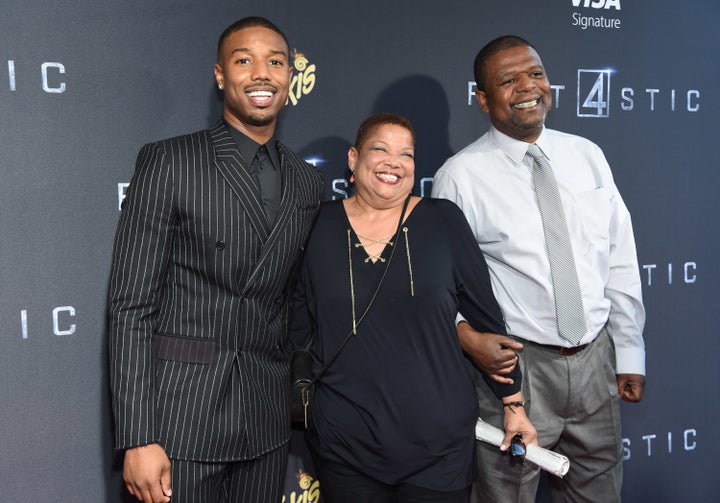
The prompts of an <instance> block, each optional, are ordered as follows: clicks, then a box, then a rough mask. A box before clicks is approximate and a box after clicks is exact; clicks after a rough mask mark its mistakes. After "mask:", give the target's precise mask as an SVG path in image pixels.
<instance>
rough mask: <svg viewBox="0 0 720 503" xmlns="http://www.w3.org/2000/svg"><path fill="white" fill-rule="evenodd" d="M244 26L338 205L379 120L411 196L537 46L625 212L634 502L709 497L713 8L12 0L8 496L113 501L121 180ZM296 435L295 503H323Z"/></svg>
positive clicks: (2, 206)
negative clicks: (495, 60) (513, 59)
mask: <svg viewBox="0 0 720 503" xmlns="http://www.w3.org/2000/svg"><path fill="white" fill-rule="evenodd" d="M250 14H259V15H264V16H267V17H269V18H270V19H272V20H274V21H275V22H276V23H277V24H278V25H279V26H281V27H282V28H283V29H284V30H285V31H286V32H287V35H288V37H289V39H290V42H291V45H292V47H294V48H296V49H298V50H299V51H300V52H302V53H303V54H304V55H305V58H306V59H307V66H306V68H305V69H304V71H303V72H302V77H301V81H300V87H297V86H295V87H294V88H293V89H294V91H293V97H294V98H295V100H293V101H291V103H290V104H289V106H288V107H287V109H286V110H285V111H284V112H283V114H284V115H283V118H282V126H281V131H280V133H281V136H282V138H283V139H284V140H285V141H286V143H288V144H289V145H291V146H293V147H294V148H295V149H296V150H298V151H299V152H301V153H302V154H303V155H304V156H305V157H306V158H308V159H313V160H314V162H316V163H317V165H318V167H320V169H322V170H323V171H324V172H325V174H326V178H327V188H326V197H327V198H330V197H342V191H343V190H344V188H345V187H346V181H345V180H344V178H345V177H346V175H347V171H346V165H345V152H346V150H347V147H348V145H349V143H350V142H351V141H352V140H353V139H354V133H355V129H356V127H357V125H358V124H359V122H360V121H361V120H362V119H363V118H364V117H365V116H367V115H368V114H370V113H372V112H375V111H380V110H389V111H396V112H400V113H404V114H405V115H407V116H408V117H409V118H410V119H411V120H413V122H414V123H415V126H416V128H417V131H418V142H419V143H418V148H417V171H418V173H417V184H416V192H417V193H418V194H422V193H424V194H429V190H430V187H431V177H432V175H433V173H434V172H435V170H436V169H437V168H438V167H439V166H440V165H441V164H442V162H443V160H444V159H445V158H446V157H447V156H449V155H451V154H452V153H454V152H456V151H457V150H459V149H460V148H462V147H463V146H464V145H466V144H467V143H469V142H470V141H472V140H473V139H475V138H476V137H478V136H479V135H480V134H482V132H484V130H485V129H486V128H487V126H488V121H487V119H486V117H485V116H484V115H483V114H482V113H481V111H480V109H479V107H478V106H477V104H476V103H475V102H474V100H471V101H470V102H469V100H468V97H469V94H468V89H469V86H470V82H471V81H472V80H473V77H472V60H473V58H474V56H475V53H476V52H477V50H478V49H479V48H480V47H481V46H482V45H483V44H484V43H485V42H487V41H488V40H490V39H491V38H494V37H495V36H497V35H501V34H505V33H514V34H519V35H522V36H524V37H526V38H528V39H529V40H531V41H532V42H534V44H535V45H536V46H537V47H538V49H539V51H540V54H541V56H543V59H544V63H545V65H546V68H547V71H548V73H549V76H550V80H551V83H552V84H553V85H555V86H556V89H557V91H556V93H557V94H556V96H555V97H556V100H555V108H554V110H553V112H552V115H551V117H550V120H549V125H550V126H551V127H554V128H556V129H561V130H566V131H570V132H575V133H578V134H581V135H584V136H586V137H588V138H590V139H592V140H593V141H595V142H597V143H598V144H600V145H601V146H602V147H603V149H604V151H605V153H606V155H607V157H608V160H609V161H610V164H611V166H612V167H613V170H614V173H615V178H616V181H617V184H618V186H619V187H620V190H621V192H622V193H623V195H624V197H625V200H626V203H627V205H628V207H629V208H630V211H631V212H632V214H633V220H634V225H635V233H636V238H637V245H638V254H639V260H640V263H641V265H642V270H641V272H642V277H643V288H644V296H645V302H646V306H647V311H648V321H647V326H646V330H645V337H646V344H647V351H648V386H647V390H646V396H645V399H644V401H643V402H642V403H641V404H640V405H630V406H623V414H624V418H623V425H624V437H625V443H626V463H625V468H626V470H625V474H626V475H625V484H624V490H623V494H624V496H625V501H630V502H645V501H653V502H665V501H667V502H675V501H692V500H698V501H718V500H720V497H718V496H717V495H713V493H712V492H711V488H712V483H711V480H710V475H711V473H710V467H711V466H714V465H715V463H716V452H717V449H718V447H720V442H719V441H718V440H719V439H718V429H717V427H716V426H713V424H715V422H716V418H717V416H718V412H719V409H720V401H719V400H718V384H720V376H719V375H718V374H719V372H718V366H717V365H716V364H715V359H716V355H717V353H718V349H720V342H719V340H720V339H718V337H716V334H715V330H716V329H717V325H718V323H717V321H718V312H719V310H720V309H719V308H720V305H718V304H719V302H718V298H719V295H718V286H717V285H718V283H719V281H720V274H719V273H720V271H719V270H718V260H717V259H716V254H717V250H718V233H717V227H718V225H717V219H718V218H719V217H720V211H718V210H719V208H718V200H717V198H716V197H714V196H715V191H716V189H717V187H718V185H719V183H718V182H719V181H720V175H719V174H718V166H717V164H718V161H717V154H716V153H715V148H714V147H715V141H716V140H713V138H714V136H715V134H714V133H715V132H714V131H713V130H711V129H710V128H711V127H713V126H714V125H715V124H716V120H715V119H716V118H717V114H718V105H717V96H716V93H717V91H718V84H717V82H718V81H720V69H719V68H718V55H719V54H720V51H719V49H720V42H718V39H717V37H716V35H715V32H716V27H715V23H716V19H717V17H718V14H720V4H718V3H717V2H716V1H715V0H693V1H689V2H679V1H678V0H673V1H671V0H657V1H654V2H638V1H632V2H631V1H630V0H553V1H548V2H537V1H533V0H518V1H514V2H506V1H503V0H483V1H464V2H462V1H449V2H432V1H427V0H418V1H414V2H388V1H386V0H385V1H379V0H371V1H362V2H297V1H296V2H279V1H269V0H262V1H260V0H246V1H244V2H242V3H240V2H224V1H220V0H207V1H204V2H192V1H190V0H165V1H160V2H143V1H139V0H126V1H124V2H97V1H89V0H77V1H75V2H72V3H71V4H68V3H66V2H32V1H20V0H6V1H5V2H3V5H2V6H0V124H2V126H1V131H2V134H1V136H0V501H3V502H8V503H15V502H25V501H47V502H75V501H77V502H88V501H91V502H101V501H108V502H114V501H121V500H122V496H121V495H122V490H121V481H120V471H119V469H118V466H117V463H116V460H114V459H113V456H112V449H111V428H112V424H111V418H110V409H109V403H108V396H107V379H106V376H105V344H106V342H105V324H104V309H105V295H106V288H107V276H108V268H109V262H110V253H111V246H112V239H113V233H114V229H115V225H116V222H117V218H118V202H119V192H122V185H121V184H123V183H126V182H128V181H129V179H130V176H131V174H132V171H133V168H134V159H135V156H136V154H137V151H138V149H139V148H140V146H141V145H142V144H143V143H146V142H148V141H152V140H157V139H160V138H164V137H168V136H172V135H177V134H181V133H186V132H190V131H193V130H196V129H200V128H204V127H206V126H207V125H209V124H210V123H212V122H213V121H214V120H215V119H216V118H217V117H218V116H219V114H220V111H221V103H220V98H219V95H218V94H217V93H216V91H215V89H214V80H213V75H212V64H213V63H214V58H215V49H216V43H217V37H218V35H219V34H220V33H221V31H222V30H223V29H224V28H225V27H226V26H227V25H228V24H230V23H231V22H232V21H234V20H236V19H238V18H240V17H243V16H246V15H250ZM588 22H590V24H593V23H594V24H599V25H601V26H589V27H587V28H583V27H582V25H583V24H587V23H588ZM608 25H609V27H608ZM313 65H314V66H313ZM580 70H585V71H582V72H581V71H580ZM298 73H300V72H297V71H296V74H298ZM595 84H597V85H598V86H601V87H595V91H593V86H594V85H595ZM593 103H594V104H593ZM583 105H586V106H583ZM300 440H301V435H299V434H298V435H296V436H295V438H294V444H293V453H294V454H293V457H292V459H291V466H290V468H289V471H288V483H287V490H286V501H287V502H288V503H291V502H292V503H295V502H296V500H298V499H299V500H300V501H302V499H305V500H306V501H317V497H318V491H317V486H316V485H312V484H313V483H315V482H316V481H314V480H310V478H308V477H312V476H313V474H312V468H311V467H310V466H309V465H308V463H307V462H306V461H305V460H304V458H303V450H302V444H301V442H300ZM299 472H305V473H306V475H304V476H300V477H298V473H299Z"/></svg>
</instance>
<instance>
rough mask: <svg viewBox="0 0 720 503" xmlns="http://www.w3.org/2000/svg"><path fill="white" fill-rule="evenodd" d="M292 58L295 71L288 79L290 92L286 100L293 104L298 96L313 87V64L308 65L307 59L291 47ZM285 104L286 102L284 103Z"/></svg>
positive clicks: (301, 95) (298, 98) (295, 103)
mask: <svg viewBox="0 0 720 503" xmlns="http://www.w3.org/2000/svg"><path fill="white" fill-rule="evenodd" d="M292 53H293V60H294V62H295V72H293V77H292V80H291V81H290V92H289V93H288V99H287V101H288V102H290V103H292V104H293V106H295V105H297V104H298V101H300V98H302V97H303V96H305V95H308V94H310V93H311V92H312V90H313V88H314V87H315V69H316V67H315V65H309V64H308V63H309V61H308V59H307V58H306V57H305V55H304V54H303V53H301V52H298V50H297V49H293V51H292ZM286 104H287V103H286Z"/></svg>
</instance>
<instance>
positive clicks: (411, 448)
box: [291, 114, 536, 503]
mask: <svg viewBox="0 0 720 503" xmlns="http://www.w3.org/2000/svg"><path fill="white" fill-rule="evenodd" d="M414 147H415V133H414V131H413V129H412V125H411V124H410V122H409V121H407V119H405V118H403V117H401V116H398V115H395V114H378V115H374V116H372V117H370V118H368V119H366V120H365V122H363V124H362V125H361V126H360V129H359V131H358V136H357V141H356V143H355V146H353V147H351V148H350V150H349V152H348V163H349V166H350V170H351V171H352V173H353V178H354V183H355V193H354V195H353V196H352V197H350V198H348V199H345V200H342V201H332V202H327V203H323V205H322V206H321V209H320V213H319V215H318V218H317V221H316V223H315V225H314V227H313V231H312V233H311V235H310V238H309V241H308V244H307V246H306V250H305V258H304V261H303V264H302V266H301V270H300V274H299V279H298V286H297V290H296V292H295V307H294V314H293V323H292V334H291V339H292V341H293V342H294V343H295V344H296V345H297V346H304V345H306V344H307V341H309V340H312V341H313V342H312V346H311V348H312V352H313V357H314V359H315V371H316V372H317V371H318V370H319V369H320V368H321V367H322V366H323V365H324V363H325V362H326V361H327V360H328V359H330V358H332V356H333V355H334V354H335V351H336V350H337V348H338V346H339V345H340V344H341V343H342V341H343V340H344V339H345V337H346V335H347V334H348V333H349V332H350V331H351V330H352V331H354V333H355V335H353V336H352V337H351V339H350V340H349V342H348V344H347V345H346V346H345V347H344V348H343V350H342V351H341V353H340V354H339V356H338V358H337V360H335V361H333V362H332V364H331V365H330V366H329V368H328V369H327V371H326V372H325V373H324V374H323V376H322V377H321V379H320V381H319V382H318V384H317V386H316V391H315V398H314V402H313V405H312V414H311V421H310V425H309V428H308V433H307V439H308V444H309V446H310V450H311V453H312V455H313V460H314V462H315V468H316V470H317V473H318V477H319V479H320V487H321V494H322V496H323V500H324V501H326V502H329V503H346V502H373V503H377V502H411V501H432V502H436V503H438V502H465V501H467V500H468V497H469V494H470V485H471V482H472V477H473V473H474V471H473V452H474V444H475V442H474V427H475V423H476V420H477V406H476V403H477V400H476V395H475V389H474V386H473V379H478V378H482V377H478V372H477V371H476V370H475V369H473V366H472V363H470V362H469V360H468V359H467V358H466V357H465V355H464V354H463V351H462V348H461V343H460V341H459V339H458V334H457V330H456V325H455V318H456V315H457V313H458V312H461V313H462V315H463V316H464V317H465V318H466V319H467V321H468V322H469V323H470V324H471V325H472V326H473V327H474V328H475V329H477V330H479V331H480V332H494V333H499V334H505V324H504V322H503V319H502V314H501V312H500V309H499V307H498V305H497V303H496V301H495V297H494V296H493V293H492V288H491V286H490V279H489V276H488V271H487V266H486V264H485V260H484V258H483V256H482V253H481V252H480V250H479V248H478V246H477V243H476V242H475V239H474V238H473V235H472V232H471V230H470V228H469V226H468V224H467V222H466V220H465V217H464V215H463V214H462V212H461V211H460V210H459V209H458V208H457V206H455V205H454V204H453V203H451V202H449V201H445V200H439V199H423V198H419V197H415V196H411V195H410V193H411V190H412V187H413V184H414V171H415V164H414V159H413V157H414ZM352 181H353V180H352V178H351V182H352ZM386 269H387V271H386ZM383 276H384V278H383ZM381 278H383V279H382V282H381ZM380 283H381V284H380ZM378 284H380V287H379V288H378ZM373 298H374V299H373ZM371 299H373V300H371ZM370 304H372V305H370ZM368 305H370V307H369V309H368V310H367V313H365V310H366V309H367V308H368ZM364 313H365V314H364ZM363 314H364V316H363ZM508 377H510V378H512V379H513V380H514V382H513V383H512V384H499V383H497V382H495V381H490V380H488V382H490V383H492V384H493V388H494V390H495V394H496V395H497V397H498V399H502V400H503V401H505V402H521V401H522V395H521V393H520V381H521V376H520V370H519V367H518V366H515V368H514V369H513V371H512V373H510V374H509V375H508ZM510 409H511V408H509V407H508V408H506V420H505V428H506V438H505V442H504V447H505V448H507V445H508V444H509V441H510V439H511V438H512V437H513V436H514V435H515V434H521V435H522V436H523V440H524V441H525V442H526V443H528V442H535V437H536V432H535V429H534V428H533V426H532V425H531V424H530V422H529V420H528V418H527V416H526V415H525V412H524V410H523V409H522V407H514V408H512V409H513V410H510Z"/></svg>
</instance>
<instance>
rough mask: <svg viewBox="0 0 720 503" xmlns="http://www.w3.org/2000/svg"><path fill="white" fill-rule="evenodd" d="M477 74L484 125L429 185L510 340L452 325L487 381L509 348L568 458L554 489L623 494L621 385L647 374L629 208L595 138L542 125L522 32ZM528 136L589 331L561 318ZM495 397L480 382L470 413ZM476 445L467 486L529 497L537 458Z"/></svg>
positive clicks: (547, 429) (485, 496)
mask: <svg viewBox="0 0 720 503" xmlns="http://www.w3.org/2000/svg"><path fill="white" fill-rule="evenodd" d="M475 78H476V81H477V89H478V90H477V92H476V97H477V100H478V102H479V103H480V107H481V108H482V110H483V111H484V112H486V113H488V114H489V115H490V120H491V123H492V127H491V128H490V131H488V132H487V133H486V134H484V135H483V136H482V137H481V138H479V139H478V140H476V141H475V142H473V143H471V144H470V145H468V146H467V147H466V148H464V149H463V150H461V151H460V152H459V153H457V154H456V155H455V156H453V157H451V158H450V159H448V160H447V161H446V162H445V164H444V165H443V166H442V168H440V170H439V171H438V172H437V174H436V176H435V182H434V185H433V192H432V195H433V197H440V198H445V199H450V200H453V201H455V202H456V203H457V204H458V205H459V206H460V207H461V208H462V209H463V211H464V213H465V215H466V217H467V219H468V221H469V222H470V226H471V227H472V229H473V231H474V232H475V237H476V239H477V241H478V245H479V246H480V248H481V249H482V251H483V252H484V254H485V257H486V259H487V263H488V266H489V268H490V276H491V279H492V284H493V289H494V292H495V296H496V297H497V300H498V302H499V303H500V307H501V308H502V311H503V315H504V317H505V323H506V325H507V329H508V333H509V334H512V335H513V338H514V340H510V339H508V338H503V337H500V336H496V335H491V334H478V333H473V332H472V329H471V328H470V327H469V325H468V324H467V323H464V322H461V323H459V324H458V332H459V333H460V335H461V336H462V337H472V338H473V340H474V341H476V342H475V350H474V352H473V354H472V356H473V359H474V361H476V362H482V363H481V365H482V366H483V367H484V369H483V370H486V371H487V372H489V373H491V374H493V375H494V378H495V379H496V380H500V381H501V380H503V379H507V378H506V377H504V375H505V374H507V372H508V370H509V369H510V368H512V366H513V365H514V364H515V362H516V361H517V360H516V359H515V354H516V352H517V353H518V354H519V356H520V358H519V362H520V365H521V367H522V371H523V376H524V378H523V394H524V396H525V398H526V400H528V403H527V404H526V410H527V412H528V415H529V417H530V420H531V421H532V422H533V424H534V425H535V427H536V428H537V431H538V441H539V443H540V445H541V446H543V447H547V448H551V449H554V450H556V451H558V452H561V453H563V454H565V455H566V456H568V457H569V458H570V462H571V468H570V472H569V473H568V474H567V476H566V477H565V478H563V479H560V478H555V477H551V479H552V480H551V481H550V485H551V491H552V495H553V499H554V501H556V502H558V501H572V502H578V501H588V502H597V501H604V502H607V501H619V499H620V490H621V486H622V437H621V432H620V414H619V412H620V410H619V398H622V399H623V400H627V401H629V402H639V401H640V400H641V398H642V394H643V388H644V385H645V377H644V374H645V348H644V343H643V338H642V329H643V325H644V322H645V310H644V308H643V304H642V294H641V286H640V274H639V269H638V263H637V256H636V251H635V241H634V237H633V231H632V224H631V222H630V214H629V212H628V210H627V208H626V207H625V204H624V203H623V200H622V198H621V197H620V194H619V192H618V190H617V187H616V186H615V183H614V181H613V177H612V173H611V171H610V167H609V166H608V163H607V161H606V160H605V157H604V155H603V153H602V151H601V150H600V148H599V147H598V146H597V145H595V144H594V143H592V142H590V141H588V140H586V139H584V138H581V137H578V136H574V135H570V134H566V133H561V132H559V131H554V130H552V129H548V128H546V127H545V118H546V115H547V113H548V112H549V111H550V109H551V106H552V96H551V90H550V83H549V82H548V79H547V76H546V74H545V69H544V68H543V64H542V61H541V60H540V56H539V55H538V53H537V52H536V50H535V49H534V48H533V47H532V46H531V45H530V44H529V43H528V42H527V41H526V40H524V39H522V38H519V37H515V36H504V37H500V38H498V39H495V40H493V41H492V42H490V43H489V44H487V45H486V46H485V47H484V48H483V49H481V50H480V52H479V53H478V55H477V57H476V59H475ZM532 144H535V145H537V147H539V150H540V152H541V154H542V157H544V162H546V163H549V165H550V166H551V168H552V172H553V174H554V177H555V179H556V180H557V185H558V189H559V193H560V199H561V201H562V210H563V211H564V213H565V218H566V221H567V229H568V233H569V237H570V244H571V248H572V250H571V253H572V257H573V259H574V265H575V270H576V271H577V278H578V282H579V286H580V292H579V293H580V295H579V297H581V298H580V299H578V302H577V304H579V305H582V306H583V307H584V321H585V324H584V326H585V332H584V335H583V336H582V338H581V339H580V341H576V342H570V341H569V340H567V339H565V338H563V337H562V336H561V335H560V331H559V330H558V321H557V315H556V305H555V294H554V287H553V281H552V277H551V271H550V261H549V258H548V251H547V245H546V241H545V233H544V231H543V221H542V219H541V215H540V211H539V203H538V199H537V196H536V194H535V188H534V187H535V183H534V182H533V158H531V157H530V156H529V155H527V151H528V148H529V147H530V146H531V145H532ZM580 303H581V304H580ZM521 348H522V349H521ZM483 385H484V384H483V383H480V386H483ZM492 396H493V395H492V393H490V392H489V391H488V390H483V389H478V400H479V401H480V413H481V416H482V417H483V418H484V419H485V420H486V421H489V422H490V423H492V424H494V425H495V426H498V427H502V417H503V411H502V408H503V407H502V404H500V403H498V402H497V401H496V400H493V399H492V398H491V397H492ZM477 450H478V478H477V482H476V486H475V490H474V494H475V497H477V498H479V499H480V500H482V501H497V502H509V501H524V502H534V501H535V493H536V491H537V485H538V480H539V477H538V476H539V468H537V467H536V466H534V465H532V464H531V463H524V464H513V465H512V466H511V465H510V463H509V462H508V459H507V457H506V456H505V455H502V454H500V453H499V452H497V449H494V448H492V447H489V446H486V445H484V444H478V449H477Z"/></svg>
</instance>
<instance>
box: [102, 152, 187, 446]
mask: <svg viewBox="0 0 720 503" xmlns="http://www.w3.org/2000/svg"><path fill="white" fill-rule="evenodd" d="M172 178H173V177H172V170H171V166H170V165H169V163H168V162H167V161H166V158H165V156H164V155H163V153H162V150H161V148H160V146H159V145H158V144H151V145H146V146H145V147H143V148H142V150H141V151H140V153H139V155H138V158H137V163H136V170H135V174H134V176H133V179H132V180H131V182H130V185H129V187H128V190H127V193H126V198H125V200H124V202H123V209H122V213H121V216H120V221H119V223H118V227H117V232H116V235H115V244H114V250H113V259H112V269H111V276H110V287H109V298H108V306H109V336H110V341H109V369H110V386H111V392H112V404H113V413H114V417H115V448H116V449H118V450H120V449H128V448H130V447H135V446H138V445H145V444H148V443H152V442H156V441H157V439H156V438H155V424H154V412H155V409H154V407H155V396H154V363H153V362H154V359H153V354H152V334H153V329H154V327H155V325H156V320H157V313H158V311H159V305H160V302H161V296H162V290H163V287H164V286H165V273H166V270H167V264H168V261H169V258H170V252H171V246H172V240H173V218H174V217H173V210H172V208H173V204H174V200H173V190H172V185H173V179H172Z"/></svg>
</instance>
